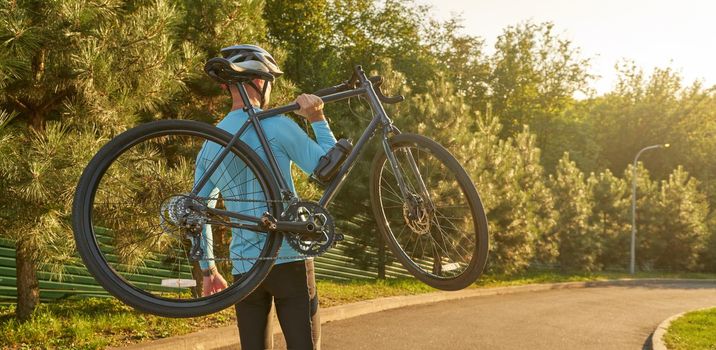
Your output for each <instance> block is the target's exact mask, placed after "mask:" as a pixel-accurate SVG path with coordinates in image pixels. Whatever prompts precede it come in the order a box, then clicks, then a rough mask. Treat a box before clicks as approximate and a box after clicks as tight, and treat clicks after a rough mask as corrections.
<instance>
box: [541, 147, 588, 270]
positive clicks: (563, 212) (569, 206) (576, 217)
mask: <svg viewBox="0 0 716 350" xmlns="http://www.w3.org/2000/svg"><path fill="white" fill-rule="evenodd" d="M550 184H551V186H550V187H551V188H552V194H553V195H554V198H555V206H554V207H555V210H557V212H558V213H559V218H558V220H557V225H556V226H555V231H556V235H557V237H558V239H559V257H558V258H557V260H558V261H559V263H560V266H561V267H562V268H563V269H567V270H570V269H577V270H586V271H593V270H598V269H599V268H600V266H599V263H598V261H597V256H598V255H599V252H600V246H599V239H598V237H597V235H596V232H595V230H594V227H593V226H592V225H591V223H590V216H591V214H592V211H593V208H594V202H593V198H592V193H591V189H590V188H589V184H588V183H587V182H586V181H585V179H584V174H583V173H582V172H581V171H580V170H579V168H577V165H576V164H575V163H574V162H573V161H571V160H570V159H569V154H568V153H565V154H564V156H563V157H562V159H560V161H559V164H558V165H557V169H556V173H555V175H554V176H550Z"/></svg>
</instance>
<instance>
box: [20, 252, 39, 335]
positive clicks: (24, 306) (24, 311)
mask: <svg viewBox="0 0 716 350" xmlns="http://www.w3.org/2000/svg"><path fill="white" fill-rule="evenodd" d="M15 266H16V271H17V280H16V281H17V309H16V310H15V314H16V316H17V318H18V319H20V320H21V321H25V320H27V319H29V318H30V316H32V313H33V311H35V307H36V306H37V304H39V303H40V286H39V283H38V281H37V271H36V266H35V262H34V261H33V259H32V254H31V252H30V248H29V247H28V244H27V243H25V242H23V241H22V240H21V241H19V242H18V243H17V254H16V256H15Z"/></svg>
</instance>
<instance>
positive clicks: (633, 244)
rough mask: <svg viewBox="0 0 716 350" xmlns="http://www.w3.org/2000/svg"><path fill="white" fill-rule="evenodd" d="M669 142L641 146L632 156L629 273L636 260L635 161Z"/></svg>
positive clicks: (667, 145)
mask: <svg viewBox="0 0 716 350" xmlns="http://www.w3.org/2000/svg"><path fill="white" fill-rule="evenodd" d="M668 147H669V144H668V143H665V144H663V145H653V146H647V147H644V148H642V149H641V150H640V151H639V152H638V153H637V154H636V157H634V167H632V186H631V260H630V263H629V273H630V274H632V275H633V274H634V264H635V261H636V258H635V256H636V162H637V160H638V159H639V156H640V155H641V154H642V153H643V152H644V151H648V150H650V149H656V148H668Z"/></svg>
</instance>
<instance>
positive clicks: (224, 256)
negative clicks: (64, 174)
mask: <svg viewBox="0 0 716 350" xmlns="http://www.w3.org/2000/svg"><path fill="white" fill-rule="evenodd" d="M230 139H231V135H230V134H228V133H227V132H226V131H223V130H221V129H219V128H216V127H214V126H212V125H209V124H206V123H200V122H195V121H183V120H164V121H157V122H152V123H147V124H143V125H140V126H137V127H135V128H133V129H130V130H128V131H126V132H124V133H122V134H120V135H118V136H117V137H115V138H114V139H112V140H111V141H110V142H109V143H107V144H106V145H105V146H104V147H102V149H100V151H99V152H98V153H97V154H96V155H95V156H94V158H93V159H92V160H91V161H90V163H89V164H88V165H87V167H86V168H85V170H84V172H83V174H82V177H81V178H80V181H79V184H78V186H77V191H76V193H75V198H74V203H73V228H74V233H75V240H76V243H77V249H78V251H79V253H80V256H81V257H82V259H83V261H84V263H85V265H86V266H87V269H88V270H89V271H90V272H91V273H92V274H93V275H94V277H95V279H96V280H97V282H99V284H100V285H102V286H103V287H104V288H105V289H106V290H107V291H108V292H110V293H111V294H112V295H114V296H115V297H117V298H118V299H120V300H121V301H123V302H125V303H126V304H129V305H130V306H133V307H135V308H137V309H139V310H142V311H145V312H149V313H152V314H156V315H160V316H166V317H195V316H200V315H206V314H209V313H213V312H217V311H219V310H222V309H224V308H227V307H229V306H231V305H234V304H235V303H237V302H238V301H240V300H241V299H243V298H244V297H245V296H246V295H248V294H249V293H250V292H251V291H253V290H254V289H255V288H256V287H257V286H258V284H259V283H261V281H263V279H264V278H265V277H266V275H267V274H268V273H269V271H270V269H271V267H272V265H273V261H274V260H273V259H272V258H274V257H275V256H276V253H277V251H278V249H279V246H280V244H281V235H280V234H279V233H264V232H256V231H250V230H247V229H244V228H237V224H238V223H239V222H238V221H236V220H235V219H230V218H228V217H223V216H219V215H215V214H207V212H206V211H205V210H203V211H202V210H197V209H196V208H198V207H202V206H204V207H205V206H209V207H215V208H217V209H226V210H228V211H236V212H242V213H244V214H247V215H253V216H256V217H259V216H261V214H263V213H264V212H267V211H268V212H270V213H272V214H273V215H274V216H275V217H278V215H279V214H280V209H281V208H280V205H279V204H277V202H271V200H276V199H279V198H280V197H279V192H278V190H277V186H276V185H275V182H274V180H273V177H272V176H271V173H270V172H269V170H268V169H267V168H266V166H265V165H264V163H263V162H262V161H261V159H260V158H259V156H258V155H257V154H256V153H255V152H254V151H253V150H252V149H251V148H250V147H248V146H247V145H246V144H244V143H243V142H238V143H237V144H236V145H235V146H234V147H233V148H232V149H231V150H230V152H229V153H228V155H227V156H226V158H225V159H224V161H222V162H221V164H220V166H219V168H218V169H217V170H216V171H215V172H214V174H213V175H212V176H211V180H212V181H211V183H212V184H215V188H211V189H209V188H207V189H203V190H202V191H200V192H199V196H192V195H191V192H192V188H193V186H194V184H195V181H196V180H198V178H200V174H197V171H198V170H197V169H202V168H208V167H209V165H210V164H212V163H213V160H214V159H216V157H217V155H218V154H219V152H220V151H221V150H223V149H225V148H226V145H227V144H228V142H229V140H230ZM212 187H213V186H212ZM189 223H193V224H191V225H190V224H189ZM204 223H206V225H204ZM192 225H193V227H192ZM202 228H204V229H203V230H202ZM239 246H241V247H248V249H244V250H240V251H239V250H237V249H231V248H232V247H239ZM199 261H204V262H205V263H207V264H211V263H212V262H213V263H214V264H215V265H216V267H217V269H218V270H219V271H220V272H221V273H222V275H223V276H224V277H225V278H226V280H227V282H228V284H229V286H228V288H226V289H225V290H223V291H221V292H218V293H216V294H213V295H211V296H208V297H202V296H201V294H202V293H201V289H202V285H201V284H202V279H203V276H202V274H201V268H200V265H199ZM237 273H242V276H241V277H240V279H238V280H233V278H232V275H234V274H237Z"/></svg>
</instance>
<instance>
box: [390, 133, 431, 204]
mask: <svg viewBox="0 0 716 350" xmlns="http://www.w3.org/2000/svg"><path fill="white" fill-rule="evenodd" d="M387 129H388V128H384V129H383V149H384V150H385V154H386V157H387V158H388V162H389V163H390V167H391V169H393V175H394V176H395V180H396V181H397V182H398V187H400V193H401V195H402V196H403V199H404V200H405V201H406V203H408V205H409V207H410V212H411V213H412V212H413V210H414V208H413V205H414V204H413V200H412V196H411V193H410V190H409V189H408V187H407V185H406V184H405V178H404V177H403V173H402V172H401V171H400V165H399V164H398V160H397V158H396V157H395V154H394V153H393V150H392V149H391V148H390V143H389V142H388V131H387ZM390 131H391V132H394V133H396V134H399V133H400V131H398V129H397V128H395V127H393V126H392V125H391V130H390ZM405 155H406V158H408V163H409V165H410V169H411V170H412V172H413V175H414V176H415V178H416V179H417V184H418V187H419V190H420V192H421V193H420V194H421V195H422V196H423V198H424V199H425V200H426V201H427V205H428V206H427V207H428V208H429V209H430V211H431V212H432V210H433V201H432V199H431V198H430V194H429V193H428V189H427V187H426V186H425V182H424V181H423V177H422V175H421V174H420V169H418V164H417V163H416V162H415V159H414V158H413V153H412V152H411V151H410V149H406V150H405Z"/></svg>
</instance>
